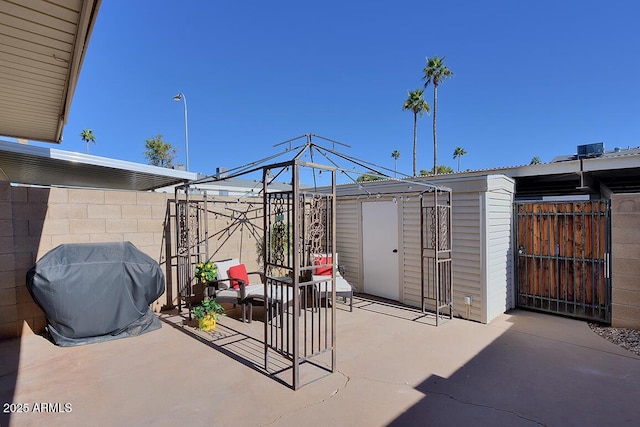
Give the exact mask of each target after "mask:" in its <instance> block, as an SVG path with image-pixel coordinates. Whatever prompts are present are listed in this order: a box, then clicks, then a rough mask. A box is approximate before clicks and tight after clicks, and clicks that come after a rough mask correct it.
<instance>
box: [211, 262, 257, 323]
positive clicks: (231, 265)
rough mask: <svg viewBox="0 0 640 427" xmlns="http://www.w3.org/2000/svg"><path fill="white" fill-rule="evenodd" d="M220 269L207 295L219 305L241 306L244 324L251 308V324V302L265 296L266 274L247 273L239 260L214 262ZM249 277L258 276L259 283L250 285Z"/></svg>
mask: <svg viewBox="0 0 640 427" xmlns="http://www.w3.org/2000/svg"><path fill="white" fill-rule="evenodd" d="M214 263H215V264H216V266H217V267H218V278H217V279H216V280H215V281H214V282H213V286H212V287H211V286H210V287H208V288H207V294H208V295H209V296H210V297H212V298H215V299H216V301H218V303H220V304H223V303H227V304H233V306H234V307H235V306H237V305H240V306H241V307H242V322H245V321H246V319H247V312H246V311H247V308H249V322H251V305H250V304H251V300H252V298H253V297H254V296H261V295H263V294H264V286H263V280H264V274H262V272H260V271H252V272H247V270H246V267H245V265H244V264H242V263H240V261H239V260H238V259H237V258H232V259H226V260H223V261H214ZM249 275H258V276H259V277H260V281H259V283H250V281H249Z"/></svg>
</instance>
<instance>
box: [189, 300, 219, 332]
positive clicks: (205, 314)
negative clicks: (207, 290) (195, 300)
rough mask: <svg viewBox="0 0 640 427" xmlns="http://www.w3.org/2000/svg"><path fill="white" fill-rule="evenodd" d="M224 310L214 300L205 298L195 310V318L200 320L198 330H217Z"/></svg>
mask: <svg viewBox="0 0 640 427" xmlns="http://www.w3.org/2000/svg"><path fill="white" fill-rule="evenodd" d="M223 313H224V308H223V307H222V306H221V305H220V304H218V302H217V301H216V300H215V299H213V298H205V299H204V301H202V302H201V303H200V305H198V306H196V307H195V308H194V309H193V317H195V318H196V319H198V329H200V330H202V331H211V330H213V329H215V328H216V323H218V320H220V315H221V314H223Z"/></svg>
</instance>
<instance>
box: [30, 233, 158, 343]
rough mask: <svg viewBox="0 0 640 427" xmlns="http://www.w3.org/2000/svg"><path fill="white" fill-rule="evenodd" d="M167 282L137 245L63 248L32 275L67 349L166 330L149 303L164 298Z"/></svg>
mask: <svg viewBox="0 0 640 427" xmlns="http://www.w3.org/2000/svg"><path fill="white" fill-rule="evenodd" d="M164 283H165V282H164V273H163V272H162V270H161V269H160V266H159V265H158V263H157V262H156V261H154V260H153V259H152V258H151V257H149V256H148V255H146V254H144V253H143V252H140V251H139V250H138V249H137V248H136V247H135V246H134V245H133V244H132V243H131V242H115V243H79V244H64V245H60V246H58V247H57V248H55V249H52V250H51V251H49V252H48V253H47V254H46V255H44V256H43V257H42V258H40V259H39V260H38V262H36V265H35V266H33V267H32V268H31V269H30V270H29V271H28V272H27V288H28V289H29V292H30V293H31V296H32V297H33V299H34V301H35V302H36V303H37V304H38V305H39V306H40V308H42V310H43V311H44V312H45V314H46V315H47V320H48V326H47V329H48V331H49V334H50V336H51V339H52V340H53V342H54V343H55V344H57V345H60V346H64V347H66V346H74V345H81V344H90V343H95V342H103V341H109V340H113V339H118V338H125V337H129V336H135V335H140V334H143V333H145V332H150V331H153V330H156V329H158V328H160V327H161V323H160V320H159V319H158V318H157V317H156V316H155V315H154V314H153V312H152V311H151V310H150V309H149V304H151V303H152V302H153V301H155V300H156V299H158V298H159V297H160V296H161V295H162V294H163V293H164V287H165V284H164Z"/></svg>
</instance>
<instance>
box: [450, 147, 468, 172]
mask: <svg viewBox="0 0 640 427" xmlns="http://www.w3.org/2000/svg"><path fill="white" fill-rule="evenodd" d="M465 154H467V150H465V149H464V148H462V147H456V149H455V150H454V151H453V159H454V160H455V159H458V172H460V159H461V158H462V156H464V155H465Z"/></svg>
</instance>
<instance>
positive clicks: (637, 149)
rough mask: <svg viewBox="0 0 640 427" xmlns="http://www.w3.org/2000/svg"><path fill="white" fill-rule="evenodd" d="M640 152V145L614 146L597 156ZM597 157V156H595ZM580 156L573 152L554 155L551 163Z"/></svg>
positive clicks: (628, 154)
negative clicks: (564, 154) (632, 146)
mask: <svg viewBox="0 0 640 427" xmlns="http://www.w3.org/2000/svg"><path fill="white" fill-rule="evenodd" d="M638 154H640V147H634V148H631V147H628V148H619V147H616V148H614V149H613V150H612V151H605V152H604V153H602V154H601V155H599V156H596V157H597V158H604V159H607V158H611V157H621V156H634V155H638ZM593 158H595V157H593ZM578 159H579V157H578V155H577V154H571V155H567V156H557V157H554V158H553V160H551V163H557V162H567V161H570V160H578Z"/></svg>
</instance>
